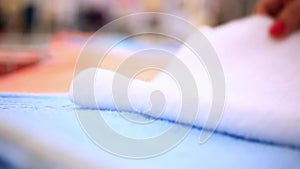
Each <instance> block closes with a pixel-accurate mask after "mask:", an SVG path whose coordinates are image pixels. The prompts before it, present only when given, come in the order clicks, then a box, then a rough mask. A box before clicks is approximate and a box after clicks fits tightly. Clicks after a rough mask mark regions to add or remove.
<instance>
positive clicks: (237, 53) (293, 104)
mask: <svg viewBox="0 0 300 169" xmlns="http://www.w3.org/2000/svg"><path fill="white" fill-rule="evenodd" d="M271 23H272V20H271V19H270V18H266V17H259V16H252V17H248V18H245V19H242V20H237V21H233V22H230V23H228V24H226V25H223V26H219V27H217V28H203V29H200V30H201V31H202V32H203V33H204V34H205V35H206V37H207V38H208V39H209V41H210V42H211V44H212V45H213V47H214V48H215V50H216V52H217V53H218V57H219V60H220V62H221V65H222V67H223V71H224V75H225V81H226V103H225V108H224V112H223V116H222V119H221V121H220V123H219V126H218V128H217V130H219V131H222V132H227V133H230V134H233V135H237V136H243V137H245V138H250V139H257V140H262V141H268V142H273V143H278V144H285V145H291V146H297V147H299V146H300V66H299V65H300V32H299V31H298V32H296V33H294V34H293V35H291V36H290V37H288V38H286V39H283V40H274V39H272V38H270V37H269V36H268V28H269V26H270V25H271ZM191 39H193V36H192V37H191ZM176 56H177V58H178V59H179V60H181V61H182V62H183V63H184V64H185V65H186V66H187V67H188V68H189V70H190V71H191V72H192V74H193V77H194V79H195V82H196V85H197V87H198V92H196V91H191V92H192V93H193V92H196V93H198V95H199V99H198V100H199V109H198V110H199V113H198V116H197V118H196V120H195V121H194V122H193V121H191V119H193V118H192V117H193V116H194V115H195V114H194V113H193V112H189V111H185V112H184V114H183V115H180V114H179V112H180V108H181V94H180V90H179V89H178V87H177V86H176V85H177V84H176V83H174V81H173V80H172V78H170V76H168V75H166V74H163V73H162V74H161V75H159V76H158V77H156V78H155V79H154V80H153V81H151V82H143V81H140V80H132V81H131V85H130V87H129V89H126V88H124V90H126V91H125V93H127V92H128V97H129V101H130V104H128V103H126V102H123V103H122V100H124V97H123V96H124V95H123V94H122V92H120V94H119V95H118V94H115V95H114V96H113V92H112V91H113V89H112V88H113V86H114V85H115V86H116V84H113V83H114V82H113V79H114V78H116V77H119V78H117V79H121V80H122V79H123V80H124V82H125V81H126V80H128V79H127V78H126V77H124V76H122V75H119V74H116V73H114V72H111V71H108V70H103V69H96V68H90V69H87V70H84V71H82V72H81V73H80V74H78V75H77V76H76V77H75V79H74V80H73V82H72V85H71V89H70V97H71V99H72V100H73V101H74V102H75V103H76V104H78V105H81V106H84V107H91V108H100V109H114V110H125V111H137V112H141V113H147V114H150V115H152V116H156V117H161V118H166V119H170V120H176V121H179V122H184V123H193V125H196V126H199V127H203V126H204V124H205V121H206V119H207V117H208V115H209V114H208V113H209V110H210V106H211V100H212V90H213V89H212V86H211V83H210V80H209V76H208V74H207V72H206V70H205V67H204V66H202V65H201V62H199V60H198V59H197V57H196V56H195V55H194V54H193V53H192V52H191V51H190V50H188V49H187V48H186V47H182V48H181V49H180V51H179V52H178V53H177V55H176ZM170 65H172V63H170ZM114 90H115V89H114ZM155 90H160V91H161V92H162V93H163V95H164V97H165V102H166V105H165V107H164V112H163V113H162V114H160V112H159V111H160V109H161V108H162V107H161V106H162V105H159V103H161V102H162V103H163V102H164V100H160V99H161V95H159V94H158V93H157V92H154V94H153V91H155ZM122 91H123V89H122ZM151 93H152V103H155V104H154V107H152V109H151V104H150V102H151ZM192 93H191V94H192ZM116 96H117V98H116ZM190 99H192V98H190ZM114 100H115V101H116V100H117V101H118V100H121V102H118V106H116V105H115V104H114ZM125 100H126V99H125ZM190 102H191V104H193V103H192V102H193V100H190ZM155 106H156V107H158V108H156V107H155ZM191 106H192V105H191Z"/></svg>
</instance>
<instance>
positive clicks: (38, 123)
mask: <svg viewBox="0 0 300 169" xmlns="http://www.w3.org/2000/svg"><path fill="white" fill-rule="evenodd" d="M75 109H78V107H75V106H74V105H73V103H71V102H70V101H69V99H68V98H67V96H65V95H16V94H1V95H0V138H6V139H10V140H11V141H12V142H14V143H15V144H19V145H22V146H24V147H26V148H27V149H28V150H31V151H34V152H35V153H39V154H40V155H44V156H45V157H47V158H52V160H57V161H58V163H64V162H65V163H64V164H65V165H70V166H71V165H72V163H73V164H81V165H86V166H88V165H89V166H102V167H104V168H120V167H122V168H149V169H150V168H151V169H153V168H178V169H180V168H181V169H182V168H190V169H192V168H209V169H214V168H215V169H218V168H222V169H223V168H230V169H240V168H243V169H248V168H249V169H250V168H251V169H252V168H261V169H264V168H265V169H270V168H272V169H283V168H289V169H298V168H299V166H300V150H299V149H297V148H292V147H283V146H279V145H272V144H268V143H261V142H255V141H250V140H245V139H243V138H236V137H232V136H229V135H226V134H222V133H215V134H214V135H213V136H212V137H211V138H210V139H209V140H208V141H207V142H206V143H205V144H201V145H200V144H199V143H198V137H199V135H200V132H201V129H199V128H193V129H192V130H191V132H190V133H189V134H188V136H187V137H186V138H185V139H184V140H183V141H182V142H181V143H179V144H178V145H177V146H176V147H175V148H173V149H171V150H170V151H168V152H166V153H164V154H161V155H158V156H155V157H152V158H147V159H139V160H134V159H126V158H122V157H118V156H115V155H112V154H110V153H108V152H106V151H104V150H102V149H101V148H99V147H98V146H97V145H96V144H94V143H93V142H92V141H91V140H90V139H89V138H88V136H87V135H86V134H85V132H84V131H83V130H82V129H81V127H80V124H79V122H78V119H77V116H76V113H75ZM80 109H81V110H82V108H80ZM83 111H86V112H91V111H98V110H91V109H83ZM100 113H101V114H102V116H103V118H104V119H105V120H106V121H108V122H110V123H109V124H110V125H111V126H112V127H113V128H114V129H115V130H117V131H118V132H120V133H121V134H124V135H127V136H130V137H137V138H138V137H147V136H151V135H155V134H157V133H160V132H161V131H163V130H164V129H166V128H168V127H169V126H170V125H177V127H178V128H179V129H180V128H184V127H186V126H183V125H181V124H174V123H173V122H170V121H164V120H156V121H155V123H152V124H151V127H147V125H145V126H144V127H137V126H135V125H133V124H131V123H128V122H127V121H125V120H124V119H123V118H122V117H121V116H120V112H116V111H105V110H103V111H101V112H100ZM121 113H123V114H130V113H126V112H121ZM136 116H140V118H144V119H147V118H148V117H145V116H142V115H136ZM7 131H9V134H8V132H7ZM174 134H176V133H174ZM35 148H37V149H35ZM45 152H49V153H45ZM51 153H54V155H53V154H52V155H51ZM70 158H72V160H70ZM68 160H69V161H72V163H68V162H67V161H68Z"/></svg>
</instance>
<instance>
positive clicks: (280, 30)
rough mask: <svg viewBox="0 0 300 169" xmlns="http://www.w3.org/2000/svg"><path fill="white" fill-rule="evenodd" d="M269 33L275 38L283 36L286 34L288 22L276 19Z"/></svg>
mask: <svg viewBox="0 0 300 169" xmlns="http://www.w3.org/2000/svg"><path fill="white" fill-rule="evenodd" d="M269 34H270V36H271V37H274V38H281V37H283V36H284V35H285V34H286V23H285V22H284V21H283V20H279V19H278V20H276V21H275V22H274V23H273V24H272V26H271V27H270V29H269Z"/></svg>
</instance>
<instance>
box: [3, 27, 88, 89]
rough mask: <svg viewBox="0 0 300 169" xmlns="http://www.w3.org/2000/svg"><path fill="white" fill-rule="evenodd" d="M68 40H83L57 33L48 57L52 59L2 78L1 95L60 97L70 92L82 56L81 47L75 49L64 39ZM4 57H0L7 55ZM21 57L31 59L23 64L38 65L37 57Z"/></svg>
mask: <svg viewBox="0 0 300 169" xmlns="http://www.w3.org/2000/svg"><path fill="white" fill-rule="evenodd" d="M68 36H82V35H80V34H79V35H77V34H76V33H66V32H63V33H58V34H56V35H54V36H53V38H52V40H51V42H50V47H49V51H48V54H49V55H50V56H51V57H47V58H45V59H44V60H43V61H41V62H39V63H37V64H35V65H34V66H28V67H25V68H23V69H20V70H17V71H15V72H13V73H9V74H5V75H2V76H0V92H17V93H49V92H50V93H60V92H67V91H68V89H69V85H70V83H71V80H72V78H73V69H74V66H75V62H76V58H77V56H78V55H79V53H80V50H81V46H80V45H74V44H73V45H72V44H70V43H68V42H66V41H65V40H64V39H65V38H67V37H68ZM6 54H7V53H5V52H4V53H3V52H2V53H1V52H0V55H6ZM19 55H30V56H31V57H27V59H25V60H22V59H21V58H22V57H19V59H20V60H16V61H17V62H19V63H21V62H23V63H24V65H26V64H30V63H36V62H38V60H39V59H38V58H39V56H38V55H39V54H38V53H35V54H34V53H26V52H25V53H22V52H21V53H19Z"/></svg>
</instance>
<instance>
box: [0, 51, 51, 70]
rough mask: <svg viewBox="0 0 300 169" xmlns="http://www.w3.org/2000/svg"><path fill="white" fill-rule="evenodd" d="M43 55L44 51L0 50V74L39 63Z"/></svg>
mask: <svg viewBox="0 0 300 169" xmlns="http://www.w3.org/2000/svg"><path fill="white" fill-rule="evenodd" d="M45 55H46V54H45V52H44V51H35V50H31V51H30V50H24V51H22V50H20V51H10V50H2V51H0V75H3V74H6V73H9V72H13V71H16V70H19V69H21V68H24V67H27V66H30V65H34V64H36V63H39V62H40V61H41V60H42V59H43V58H45Z"/></svg>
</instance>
